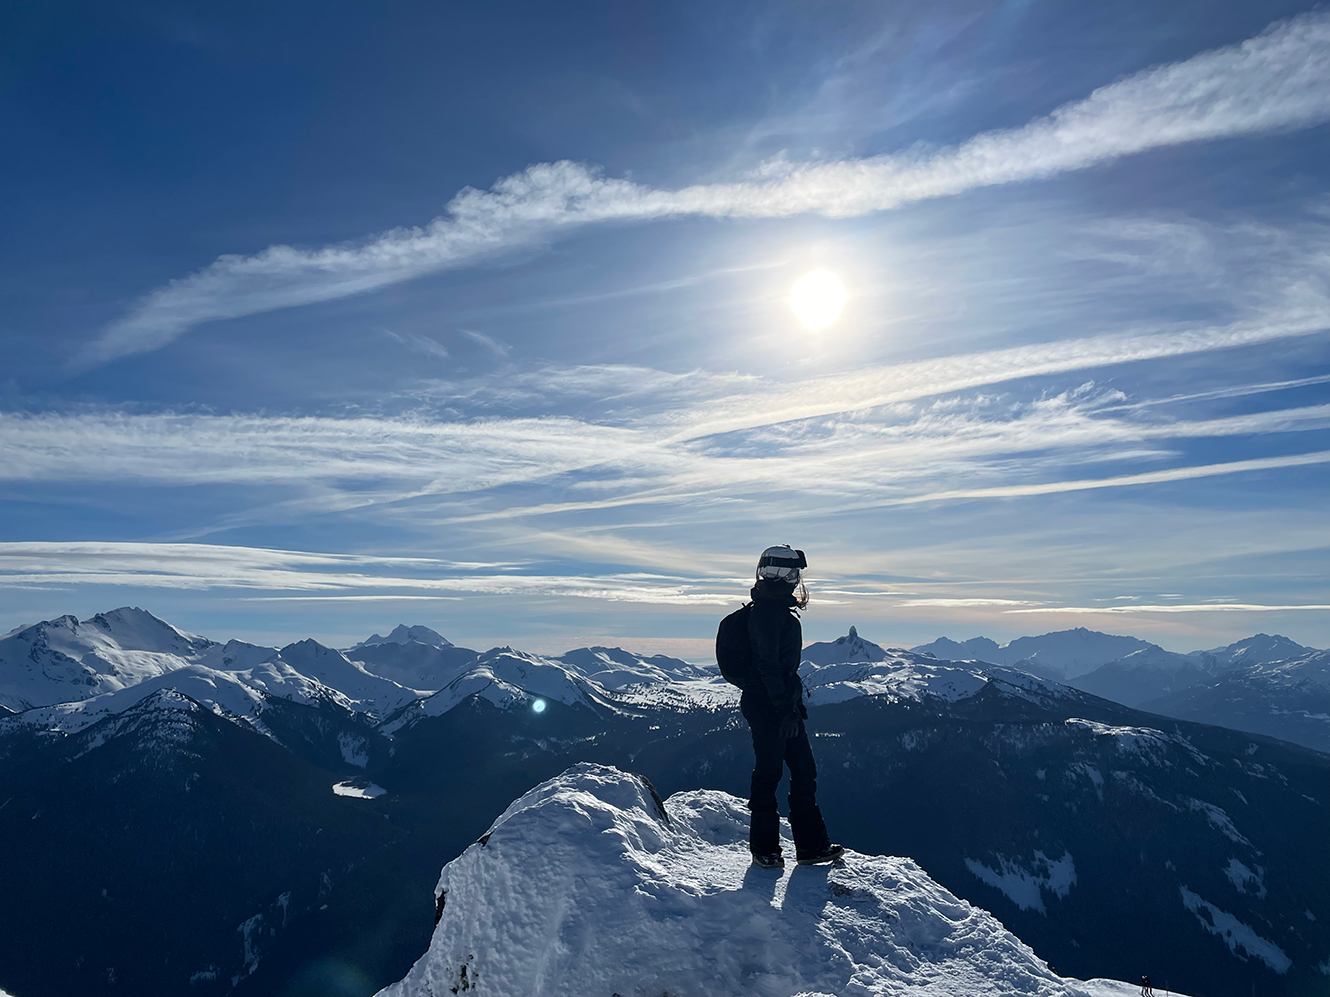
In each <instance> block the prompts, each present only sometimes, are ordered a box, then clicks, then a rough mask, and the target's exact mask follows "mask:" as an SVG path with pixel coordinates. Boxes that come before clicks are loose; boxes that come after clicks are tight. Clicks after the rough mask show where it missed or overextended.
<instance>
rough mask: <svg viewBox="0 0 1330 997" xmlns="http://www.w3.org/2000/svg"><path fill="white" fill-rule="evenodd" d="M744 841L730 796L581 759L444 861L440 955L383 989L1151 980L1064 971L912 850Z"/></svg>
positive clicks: (948, 988) (687, 988)
mask: <svg viewBox="0 0 1330 997" xmlns="http://www.w3.org/2000/svg"><path fill="white" fill-rule="evenodd" d="M782 833H783V835H784V837H785V839H786V840H785V847H786V848H787V849H788V850H790V851H793V843H792V842H791V841H790V840H789V827H788V825H785V826H784V827H783V828H782ZM747 835H748V813H747V810H746V808H745V806H744V804H743V802H742V801H741V800H739V799H737V798H735V797H733V796H730V795H729V794H727V793H723V792H718V791H714V790H691V791H688V792H682V793H676V794H675V795H674V796H671V797H670V798H669V800H668V801H662V800H661V799H660V797H659V795H657V793H656V791H655V790H654V788H652V786H651V785H650V783H648V782H647V781H646V780H645V779H643V778H641V777H640V776H636V775H633V774H630V773H627V772H622V771H620V770H619V769H616V768H612V767H608V766H604V765H595V764H590V763H583V764H579V765H575V766H573V767H572V768H570V769H568V770H567V771H565V772H564V773H563V774H562V775H560V776H558V777H557V778H554V779H551V780H549V781H548V782H545V783H543V784H542V785H540V786H537V787H536V788H535V789H533V790H531V791H530V792H529V793H527V794H526V795H525V796H523V797H521V798H520V799H519V800H517V801H516V802H515V803H513V804H512V805H511V806H510V807H509V808H508V809H507V810H506V811H504V813H503V814H502V815H501V816H500V817H499V819H498V820H496V821H495V822H494V824H493V825H492V826H491V827H490V830H489V832H488V833H487V834H485V835H484V836H482V837H481V839H480V840H479V841H477V842H476V843H475V844H473V845H472V846H470V847H469V848H468V849H467V850H466V851H465V852H463V853H462V855H460V856H459V857H458V858H456V859H454V860H453V861H452V862H450V863H448V865H446V866H445V867H444V869H443V874H442V876H441V877H440V879H439V885H438V887H437V889H436V897H437V898H438V902H439V906H440V907H441V916H440V920H439V923H438V926H437V927H436V928H435V931H434V937H433V939H432V941H431V943H430V947H429V950H428V951H427V952H426V953H425V955H424V956H423V957H422V958H421V959H420V960H419V961H418V962H417V963H416V964H415V966H414V967H412V969H411V971H410V973H408V974H407V976H406V977H405V979H403V980H401V981H400V982H398V983H396V984H394V985H392V986H390V987H388V988H386V989H385V990H383V991H381V992H380V997H421V995H425V994H448V993H454V992H457V993H461V992H463V991H466V992H468V993H474V994H476V995H477V997H489V995H493V997H523V995H533V997H535V995H539V997H556V995H564V994H566V995H569V997H573V995H576V997H585V995H602V994H603V995H605V997H609V995H611V994H618V995H621V997H630V995H632V997H660V995H661V994H662V993H668V994H671V995H693V994H696V995H703V994H705V995H708V997H729V995H733V997H749V995H753V994H758V995H771V997H776V995H782V997H784V995H795V994H801V995H807V997H814V995H817V997H829V995H847V997H848V995H855V997H872V995H888V994H891V995H896V994H913V995H920V997H924V995H928V997H934V995H938V997H940V995H944V994H945V995H961V994H965V995H982V994H992V995H999V994H1000V995H1004V997H1005V995H1009V994H1027V995H1037V997H1127V995H1128V994H1132V993H1135V992H1136V988H1134V987H1131V986H1128V985H1127V984H1125V983H1117V982H1113V981H1091V982H1089V983H1082V982H1080V981H1076V980H1068V979H1063V978H1062V977H1059V976H1057V975H1056V974H1055V973H1053V972H1052V971H1051V970H1050V969H1049V968H1048V966H1047V965H1046V964H1045V963H1044V962H1043V961H1042V960H1041V959H1039V958H1038V957H1037V956H1036V955H1035V954H1034V952H1032V951H1031V950H1030V948H1029V947H1028V946H1027V945H1025V944H1024V943H1023V942H1021V941H1020V939H1018V938H1017V937H1016V936H1015V935H1013V934H1011V933H1010V932H1009V931H1007V930H1006V929H1005V928H1004V927H1003V926H1002V924H1001V923H1000V922H999V921H998V920H997V919H996V918H994V917H993V916H992V915H991V914H989V913H987V912H986V911H984V910H981V909H979V908H977V907H974V906H972V905H970V904H969V903H967V902H965V901H964V900H960V899H958V898H957V897H955V896H954V895H952V894H951V893H949V892H948V891H947V890H945V889H943V888H942V887H941V886H939V885H938V884H937V883H936V882H934V881H933V880H932V879H930V878H929V876H928V875H927V874H926V873H925V872H924V871H923V870H922V869H920V868H919V866H918V865H916V864H915V863H914V862H913V861H911V860H910V859H905V858H890V857H885V856H875V855H860V854H857V853H854V852H849V853H847V855H846V858H845V860H844V863H843V864H838V865H836V866H834V867H826V866H817V867H792V868H790V869H787V870H785V871H784V872H782V871H779V870H767V869H760V868H757V867H756V866H753V865H751V864H750V863H749V856H748V842H747Z"/></svg>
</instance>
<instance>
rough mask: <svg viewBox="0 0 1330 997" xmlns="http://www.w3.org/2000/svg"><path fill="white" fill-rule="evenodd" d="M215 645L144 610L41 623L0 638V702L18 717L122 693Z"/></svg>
mask: <svg viewBox="0 0 1330 997" xmlns="http://www.w3.org/2000/svg"><path fill="white" fill-rule="evenodd" d="M212 646H213V642H212V641H210V640H207V639H206V638H204V637H199V636H197V635H195V634H190V633H185V632H184V631H182V630H177V629H176V628H175V627H173V626H171V625H170V624H169V623H166V622H165V621H164V620H159V619H157V617H155V616H153V615H152V614H151V613H148V612H145V611H144V610H142V609H133V608H129V607H126V608H122V609H117V610H113V611H111V612H109V613H98V614H97V615H96V616H94V617H92V618H91V619H89V620H83V621H82V622H80V621H79V619H78V617H75V616H61V617H57V618H56V619H53V620H45V621H43V622H41V623H35V624H33V625H32V626H28V627H21V628H19V629H16V630H14V631H13V632H11V633H9V634H7V635H6V636H4V637H3V638H0V705H4V706H7V707H9V708H10V709H12V710H15V711H17V712H22V711H23V710H27V709H31V708H32V707H34V706H51V705H54V704H56V703H66V702H71V701H73V700H80V699H90V698H92V697H93V696H97V695H101V694H103V693H108V692H116V691H118V690H121V689H127V688H129V687H130V686H134V685H137V684H138V683H140V682H142V681H144V680H145V679H150V678H155V677H157V676H159V675H164V674H166V673H167V672H170V671H174V670H175V669H177V668H180V667H181V666H183V665H184V664H186V663H187V662H188V661H189V660H191V659H193V658H195V657H197V656H198V655H200V654H203V653H204V652H206V651H207V650H208V649H209V648H210V647H212Z"/></svg>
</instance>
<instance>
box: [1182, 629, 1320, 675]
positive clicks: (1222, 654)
mask: <svg viewBox="0 0 1330 997" xmlns="http://www.w3.org/2000/svg"><path fill="white" fill-rule="evenodd" d="M1315 650H1317V649H1316V648H1314V647H1304V646H1303V645H1302V644H1299V643H1298V642H1297V641H1294V640H1289V638H1287V637H1285V636H1283V635H1282V634H1252V636H1250V637H1244V638H1243V639H1242V640H1239V641H1234V642H1233V643H1232V644H1229V645H1227V646H1225V647H1214V648H1211V649H1210V650H1208V651H1193V652H1192V654H1191V656H1192V657H1197V658H1202V659H1205V658H1211V659H1213V660H1215V661H1216V662H1218V663H1219V664H1221V665H1224V666H1229V667H1233V668H1240V667H1242V666H1244V665H1264V664H1268V663H1269V662H1271V661H1285V660H1287V659H1289V658H1298V657H1301V656H1302V655H1304V654H1307V653H1308V652H1310V651H1315Z"/></svg>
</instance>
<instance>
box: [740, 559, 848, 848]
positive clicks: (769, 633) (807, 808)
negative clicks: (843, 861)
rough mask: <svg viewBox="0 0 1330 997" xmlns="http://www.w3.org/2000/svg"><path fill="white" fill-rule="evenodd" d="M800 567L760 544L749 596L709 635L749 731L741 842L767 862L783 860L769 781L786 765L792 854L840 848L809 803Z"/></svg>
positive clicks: (813, 786)
mask: <svg viewBox="0 0 1330 997" xmlns="http://www.w3.org/2000/svg"><path fill="white" fill-rule="evenodd" d="M807 566H808V562H807V560H806V559H805V557H804V552H803V551H801V550H794V549H793V548H791V547H788V546H785V545H781V546H779V547H768V548H767V549H766V550H764V551H763V552H762V557H761V559H760V560H759V561H758V564H757V580H756V584H754V585H753V588H752V590H751V593H750V594H751V595H752V600H753V601H752V603H751V604H749V605H747V606H745V607H744V608H742V609H740V610H739V611H738V612H736V613H733V614H731V615H730V616H728V617H726V618H725V620H724V621H723V622H722V623H721V626H720V630H719V631H718V633H717V636H716V658H717V661H718V662H719V663H720V665H721V671H722V673H723V674H724V675H725V677H726V678H727V679H728V680H729V681H731V682H734V683H735V684H736V685H739V686H740V687H741V688H742V689H743V696H742V697H741V699H740V701H739V709H740V711H741V712H742V713H743V715H744V719H745V720H747V721H748V727H749V730H750V731H751V732H752V735H753V754H754V756H755V760H754V765H753V777H752V782H751V785H750V791H749V799H748V808H749V811H750V813H751V818H750V825H749V835H748V847H749V849H750V850H751V852H752V855H753V862H754V863H755V864H756V865H759V866H762V867H763V868H768V869H780V868H784V866H785V859H784V857H783V856H782V855H781V847H780V814H779V812H778V810H777V807H776V787H777V785H779V783H780V778H781V775H782V773H783V771H784V768H785V766H787V765H788V766H789V769H790V793H789V798H788V800H789V805H790V830H791V831H792V832H793V834H794V847H795V858H796V860H797V861H798V863H799V864H800V865H816V864H819V863H824V862H834V861H835V860H836V859H838V858H840V857H841V856H842V855H843V854H844V853H845V849H844V848H843V847H842V846H840V845H836V844H832V842H831V839H830V838H829V837H828V835H827V826H826V822H825V821H823V819H822V811H821V809H819V807H818V805H817V764H816V762H815V761H814V760H813V749H812V746H811V745H810V744H809V743H808V730H807V728H806V727H805V726H804V721H805V720H806V719H807V717H808V710H807V709H806V708H805V707H804V701H803V692H804V688H803V682H801V681H800V679H799V661H800V659H801V657H802V653H803V628H802V627H801V626H800V624H799V614H798V610H800V609H803V608H804V607H805V606H807V605H808V589H807V588H806V587H805V585H804V583H803V575H802V571H803V569H804V568H805V567H807ZM745 624H746V628H745V626H744V625H745ZM745 630H746V632H745ZM745 638H746V639H745Z"/></svg>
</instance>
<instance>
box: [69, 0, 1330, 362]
mask: <svg viewBox="0 0 1330 997" xmlns="http://www.w3.org/2000/svg"><path fill="white" fill-rule="evenodd" d="M1328 119H1330V15H1326V14H1324V13H1314V14H1308V15H1304V16H1302V17H1298V18H1294V19H1292V20H1289V21H1285V22H1280V23H1278V24H1275V25H1273V26H1271V27H1270V28H1269V29H1268V30H1267V31H1265V32H1264V33H1262V34H1261V35H1258V36H1257V37H1255V38H1252V39H1249V40H1247V41H1245V42H1243V43H1241V44H1240V45H1235V46H1231V47H1228V48H1222V49H1217V50H1214V51H1210V52H1205V53H1202V54H1200V55H1197V56H1195V57H1193V58H1191V59H1187V60H1185V61H1183V62H1178V63H1174V64H1171V65H1166V66H1162V67H1158V68H1155V69H1150V70H1146V71H1144V72H1141V73H1138V74H1136V75H1133V76H1129V77H1127V78H1125V79H1123V80H1119V81H1117V82H1115V83H1111V84H1109V85H1107V86H1104V87H1102V88H1100V89H1098V90H1096V91H1094V92H1093V93H1092V94H1090V95H1089V96H1088V97H1086V98H1085V99H1084V100H1081V101H1077V102H1073V103H1070V104H1066V105H1064V106H1062V107H1060V108H1058V109H1056V110H1055V111H1053V112H1052V113H1051V114H1049V115H1048V116H1046V117H1043V118H1039V119H1036V120H1034V121H1031V122H1030V123H1028V124H1026V125H1024V126H1022V127H1020V128H1015V129H1007V130H1000V131H993V132H986V133H983V134H980V135H977V136H975V137H974V138H971V139H969V140H968V141H966V142H963V143H961V144H959V145H957V146H954V147H950V148H945V149H940V150H931V151H930V150H924V149H912V150H908V151H905V152H899V153H893V154H889V155H884V156H877V157H872V158H867V159H851V160H843V161H837V162H819V163H803V164H791V163H788V162H784V161H781V162H776V163H772V164H768V165H767V166H766V167H765V168H763V169H762V170H760V171H758V172H757V173H756V174H755V175H753V176H751V177H748V178H746V179H743V180H740V181H738V182H733V183H717V184H700V185H694V186H690V187H685V188H682V189H679V190H657V189H653V188H649V187H646V186H643V185H641V184H636V183H633V182H630V181H627V180H622V179H614V178H606V177H603V176H601V175H600V174H599V173H598V172H597V171H595V170H593V169H591V168H588V167H587V166H585V165H582V164H578V163H572V162H558V163H541V164H537V165H533V166H530V167H528V168H527V169H525V170H523V171H521V172H520V173H516V174H513V175H511V176H509V177H505V178H504V179H502V180H500V181H498V182H497V183H495V184H494V186H493V187H492V188H491V189H490V190H487V191H481V190H476V189H471V188H468V189H466V190H463V191H461V192H460V193H459V194H458V195H457V196H456V197H454V198H453V200H452V201H451V202H450V203H449V205H448V209H447V212H446V214H444V215H443V216H440V217H439V218H436V219H434V220H433V221H432V222H430V223H429V224H428V225H426V226H423V227H416V228H402V229H394V230H392V231H390V232H386V233H383V234H381V235H379V236H376V237H374V238H371V239H369V240H367V241H365V242H363V243H360V244H351V245H335V246H325V247H322V248H319V249H313V250H305V249H297V248H295V247H292V246H282V245H278V246H272V247H270V248H268V249H266V250H264V251H263V252H261V253H258V254H256V255H253V256H240V255H228V256H223V257H220V258H219V259H218V260H216V262H214V263H213V264H212V265H211V266H209V267H207V268H205V269H203V270H201V271H198V272H197V273H194V274H192V275H189V276H186V277H182V278H180V279H178V280H175V281H172V282H171V283H170V284H167V285H165V286H164V287H161V288H158V289H157V290H156V291H154V292H152V293H151V294H150V295H149V296H148V297H147V298H146V300H145V301H144V302H143V303H142V304H141V305H140V306H139V307H138V308H137V309H136V310H134V311H133V312H132V313H130V314H129V315H127V316H126V317H125V318H123V319H121V320H120V321H118V322H116V323H114V324H113V325H112V326H110V327H109V328H107V329H106V330H104V331H103V333H102V334H101V335H100V336H99V337H98V338H97V339H96V340H95V341H94V342H92V343H91V344H90V345H89V346H88V347H87V348H86V349H85V350H84V351H83V352H82V353H81V354H80V356H79V357H78V358H77V360H76V364H78V365H82V366H89V365H95V364H98V363H103V362H106V361H109V360H113V359H115V358H117V357H122V356H128V355H132V354H135V353H142V352H145V351H148V350H153V349H158V348H160V347H162V346H164V345H166V344H167V343H169V342H171V341H172V340H174V339H175V338H176V337H178V336H179V335H181V334H182V333H183V332H185V331H186V330H187V329H189V328H190V327H192V326H194V325H196V324H198V323H200V322H207V321H210V320H214V319H225V318H235V317H239V316H244V315H252V314H256V313H260V312H265V311H271V310H273V309H279V308H289V307H293V306H299V305H306V304H312V303H315V302H321V301H330V300H335V299H338V298H343V297H347V296H350V295H355V294H361V293H365V292H367V291H373V290H376V289H379V288H382V287H385V286H387V285H390V284H393V283H397V282H400V281H404V280H410V279H412V278H415V277H419V276H421V275H423V274H426V273H431V272H435V271H439V270H443V269H447V268H455V267H461V266H466V265H469V264H472V263H474V262H476V261H478V260H481V259H484V258H486V257H489V256H492V255H494V254H496V253H501V252H504V251H506V250H509V249H512V248H515V247H520V246H525V245H531V244H533V243H537V242H540V241H543V240H548V239H551V238H554V237H556V236H557V235H558V234H559V233H561V232H565V231H568V230H571V229H574V228H577V227H580V226H585V225H591V224H597V223H605V222H615V221H617V222H643V221H650V220H655V219H662V218H674V217H682V216H702V217H713V218H782V217H790V216H793V215H798V214H805V213H816V214H821V215H825V216H829V217H837V218H844V217H850V216H855V215H862V214H867V213H870V212H877V211H884V210H889V209H891V208H893V207H896V206H898V205H901V204H904V203H908V202H913V201H920V200H925V199H929V198H938V197H946V196H952V195H955V194H959V193H962V192H964V191H968V190H973V189H976V188H980V187H987V186H993V185H997V184H1007V183H1014V182H1021V181H1028V180H1036V179H1041V178H1047V177H1051V176H1055V175H1057V174H1060V173H1065V172H1067V171H1071V170H1079V169H1085V168H1087V167H1090V166H1094V165H1098V164H1103V163H1108V162H1112V161H1113V160H1116V159H1119V158H1121V157H1124V156H1130V155H1135V154H1138V153H1141V152H1144V151H1147V150H1150V149H1155V148H1162V147H1166V146H1175V145H1179V144H1183V143H1188V142H1198V141H1205V140H1212V139H1217V138H1224V137H1235V136H1241V135H1251V134H1258V133H1263V132H1269V131H1274V130H1280V129H1291V128H1299V127H1304V126H1308V125H1312V124H1316V123H1318V122H1322V121H1325V120H1328Z"/></svg>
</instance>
